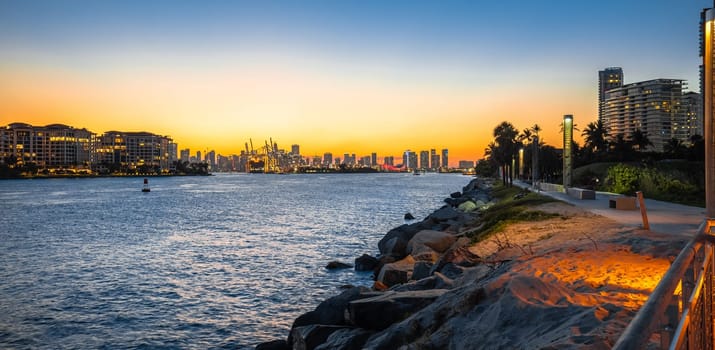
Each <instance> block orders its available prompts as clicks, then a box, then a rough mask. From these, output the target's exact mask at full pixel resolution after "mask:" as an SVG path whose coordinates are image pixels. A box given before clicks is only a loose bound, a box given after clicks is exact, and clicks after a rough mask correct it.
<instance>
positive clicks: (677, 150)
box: [663, 138, 685, 158]
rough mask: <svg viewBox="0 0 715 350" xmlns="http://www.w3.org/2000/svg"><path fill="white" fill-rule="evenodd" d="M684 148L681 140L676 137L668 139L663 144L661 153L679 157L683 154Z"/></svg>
mask: <svg viewBox="0 0 715 350" xmlns="http://www.w3.org/2000/svg"><path fill="white" fill-rule="evenodd" d="M684 149H685V147H684V146H683V141H680V140H678V139H676V138H672V139H670V140H668V142H666V143H665V144H664V145H663V153H665V154H667V155H669V156H671V157H673V158H681V157H682V156H683V151H684Z"/></svg>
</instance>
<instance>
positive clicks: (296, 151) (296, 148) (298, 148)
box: [290, 145, 300, 155]
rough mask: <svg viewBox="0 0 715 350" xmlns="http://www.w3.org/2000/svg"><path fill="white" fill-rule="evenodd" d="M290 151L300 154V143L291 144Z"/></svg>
mask: <svg viewBox="0 0 715 350" xmlns="http://www.w3.org/2000/svg"><path fill="white" fill-rule="evenodd" d="M290 153H291V154H293V155H299V154H300V145H292V146H290Z"/></svg>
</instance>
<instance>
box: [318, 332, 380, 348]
mask: <svg viewBox="0 0 715 350" xmlns="http://www.w3.org/2000/svg"><path fill="white" fill-rule="evenodd" d="M372 334H373V332H372V331H369V330H367V329H362V328H353V329H349V328H346V329H339V330H337V331H335V332H333V333H332V334H331V335H330V336H329V337H328V339H327V340H326V341H325V343H323V344H321V345H320V346H318V347H317V348H315V350H360V349H362V347H363V345H364V344H365V342H366V341H367V339H368V338H370V336H371V335H372Z"/></svg>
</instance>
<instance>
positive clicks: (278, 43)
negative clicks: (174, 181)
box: [0, 3, 697, 165]
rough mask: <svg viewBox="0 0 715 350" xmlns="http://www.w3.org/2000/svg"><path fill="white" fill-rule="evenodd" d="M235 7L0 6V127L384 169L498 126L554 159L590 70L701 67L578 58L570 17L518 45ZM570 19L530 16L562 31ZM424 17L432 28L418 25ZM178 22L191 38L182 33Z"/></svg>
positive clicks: (469, 147) (469, 29)
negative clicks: (276, 150) (531, 136)
mask: <svg viewBox="0 0 715 350" xmlns="http://www.w3.org/2000/svg"><path fill="white" fill-rule="evenodd" d="M521 5H522V6H526V5H525V4H521ZM242 6H243V5H240V4H235V5H233V6H231V5H223V6H221V5H218V4H213V5H210V6H206V7H205V8H199V9H192V10H189V9H187V8H179V7H176V8H171V7H169V8H162V9H161V10H162V11H165V12H162V16H161V17H159V18H156V17H155V16H154V15H155V14H156V13H154V12H151V11H152V9H149V10H148V11H149V12H146V13H145V12H142V13H139V14H136V15H137V16H138V17H137V18H135V19H133V20H128V19H127V18H129V17H127V18H125V17H123V16H122V13H123V12H126V11H130V10H131V8H121V11H119V10H118V9H115V8H114V7H115V6H114V5H111V4H105V5H97V6H96V7H91V8H84V7H78V8H74V10H76V11H78V14H77V13H74V12H72V10H73V8H71V7H72V6H70V8H64V7H63V8H59V7H58V6H50V5H48V6H46V7H43V8H41V9H39V10H37V11H34V12H33V11H27V12H23V11H20V10H17V9H14V8H12V6H10V5H8V4H5V5H2V6H0V12H3V11H2V7H8V11H9V10H17V11H16V12H13V11H10V12H8V11H4V12H5V13H11V14H12V13H14V14H15V16H12V17H11V18H10V17H8V20H7V21H4V22H5V24H3V25H2V26H0V33H2V32H4V33H6V35H4V37H0V47H1V48H3V50H0V51H2V52H3V53H0V79H1V81H2V83H0V124H2V125H5V124H9V123H13V122H23V123H28V124H33V125H46V124H53V123H61V124H67V125H71V126H74V127H78V128H87V129H89V130H91V131H93V132H96V133H101V132H104V131H109V130H119V131H149V132H153V133H157V134H161V135H168V136H171V137H172V138H173V140H174V141H175V142H176V143H178V147H179V148H180V149H185V148H190V149H191V150H200V151H206V150H215V151H216V152H217V153H219V154H235V153H239V152H240V150H242V149H243V147H244V143H245V142H247V141H248V140H249V139H253V140H254V142H258V143H261V144H262V143H263V141H264V140H268V139H269V138H272V139H273V140H274V141H275V142H277V143H278V145H279V147H280V148H284V149H286V148H289V147H290V145H291V144H299V145H300V146H301V153H302V154H303V155H304V156H312V155H322V154H323V153H325V152H332V153H334V154H342V153H355V154H357V155H368V154H370V153H372V152H376V153H377V154H378V157H379V158H380V159H381V158H382V157H384V156H388V155H393V156H400V155H401V154H402V153H403V152H404V151H405V150H406V149H411V150H413V151H420V150H429V149H443V148H447V149H449V154H450V163H451V165H454V164H456V163H457V162H458V161H459V160H477V159H479V158H481V157H482V156H483V153H484V149H485V148H486V146H487V144H488V143H489V142H490V141H491V140H492V139H493V137H492V131H493V128H494V127H495V126H496V125H497V124H498V123H500V122H502V121H505V120H506V121H509V122H511V123H512V124H514V125H515V126H516V128H517V129H519V130H523V129H525V128H527V127H531V126H533V125H534V124H539V126H541V128H542V130H543V132H542V140H543V141H545V142H546V143H548V144H551V145H554V146H556V147H561V135H560V134H559V125H560V122H561V119H562V117H563V115H564V114H573V115H574V118H575V122H576V125H577V127H579V126H581V127H583V126H585V125H586V124H588V123H589V122H592V121H594V120H595V119H596V114H597V102H596V97H597V90H596V81H597V71H598V70H599V69H602V68H603V67H605V66H608V65H612V64H618V65H623V66H624V67H625V70H626V79H629V77H631V78H633V79H637V78H640V77H650V78H652V77H658V76H659V75H666V76H668V77H671V76H672V77H677V78H685V79H690V80H691V81H692V82H691V85H696V84H695V81H697V80H696V78H695V76H696V74H697V64H690V65H687V64H680V65H675V64H674V62H679V60H680V62H682V61H683V59H682V57H688V59H687V60H690V61H695V60H697V57H696V56H697V55H693V54H691V52H689V50H690V51H693V50H695V49H694V47H695V46H696V45H697V42H696V39H697V35H693V33H691V32H690V31H683V32H677V33H673V31H672V30H671V31H669V34H668V35H682V36H683V37H686V38H690V39H692V40H689V41H687V40H685V39H683V40H680V39H675V40H670V41H669V42H676V43H678V42H684V43H685V44H687V45H688V47H687V49H685V50H683V51H685V52H686V53H685V54H684V55H683V56H679V55H676V56H673V57H671V56H668V55H665V56H664V57H663V58H662V61H658V62H649V63H647V64H640V62H641V61H642V56H639V55H640V54H639V51H638V50H639V47H640V46H639V45H640V44H633V45H630V46H629V47H624V49H623V50H622V53H621V54H617V55H614V54H611V53H609V54H606V52H598V50H594V49H593V48H590V47H589V48H588V49H584V48H586V47H588V45H585V43H584V40H585V41H588V39H593V40H595V39H596V38H597V35H599V32H594V31H593V30H592V29H589V26H588V25H580V26H578V27H576V28H571V27H568V28H569V30H570V32H568V31H565V32H560V31H559V30H565V29H566V28H567V26H568V25H569V24H573V22H572V20H571V21H566V22H564V23H563V24H560V25H559V26H564V27H558V28H543V29H538V30H536V29H535V30H534V31H533V32H531V33H529V34H528V35H527V37H528V39H529V40H525V39H527V38H525V37H523V36H524V33H522V32H521V31H519V30H518V28H513V27H512V26H511V24H514V23H517V22H515V21H518V20H519V21H520V22H518V23H523V24H524V25H528V24H529V23H536V22H534V21H535V19H531V18H522V17H519V18H511V17H497V18H502V20H501V21H499V20H498V19H497V18H493V17H494V16H502V15H506V14H507V13H509V14H510V15H512V14H513V13H512V12H511V11H507V10H508V9H507V8H501V7H499V6H496V7H493V6H487V5H476V4H470V3H460V4H459V6H454V8H452V7H448V6H445V7H440V6H437V5H430V6H426V5H420V6H415V7H414V8H411V9H409V10H405V9H404V8H403V7H401V6H397V5H394V4H393V5H389V6H387V5H385V8H382V7H381V6H380V5H377V4H371V5H366V6H365V7H364V8H361V9H360V10H358V11H355V12H351V13H349V14H348V13H346V12H347V11H341V10H344V9H341V5H338V4H332V6H333V7H335V8H332V7H327V8H315V9H312V8H304V7H301V8H300V10H301V11H299V13H298V14H295V15H293V14H290V13H288V12H285V11H288V9H281V8H261V7H260V6H258V8H253V7H251V8H250V9H243V8H242ZM306 6H307V5H306ZM343 6H346V5H343ZM432 6H435V7H436V8H432ZM348 7H349V6H348ZM546 7H549V6H546ZM112 10H117V11H119V13H118V14H117V13H114V12H112ZM154 10H155V11H158V9H154ZM194 10H195V13H194V12H192V11H194ZM242 10H243V11H242ZM381 10H386V11H384V12H385V13H383V12H381ZM577 10H579V9H576V8H574V9H570V10H569V9H563V10H561V12H559V13H560V15H559V14H558V13H555V14H548V15H547V14H546V13H547V12H548V13H550V12H549V11H548V9H539V11H540V12H539V13H542V15H543V16H552V17H553V19H561V18H562V17H563V18H571V17H574V16H573V15H574V13H576V12H577ZM656 10H657V9H656ZM57 11H59V12H61V13H60V15H61V16H59V17H57V16H55V14H56V12H57ZM246 11H248V13H246ZM393 11H394V12H393ZM465 11H466V13H463V12H465ZM568 11H574V13H571V12H568ZM254 12H255V13H254ZM395 13H403V14H404V16H405V17H404V18H402V17H397V18H396V17H393V16H392V15H394V14H395ZM695 13H697V12H695ZM153 14H154V15H153ZM390 14H392V15H390ZM125 15H126V13H125ZM251 15H255V16H254V17H252V16H251ZM212 16H213V17H212ZM423 16H426V17H425V18H424V21H426V24H432V26H429V25H425V23H422V22H419V21H417V20H416V19H415V18H422V17H423ZM431 16H434V17H431ZM519 16H521V15H519ZM2 17H5V16H2V15H0V19H2ZM50 17H51V20H50V19H49V18H50ZM75 17H76V18H75ZM443 17H444V18H443ZM131 18H133V17H131ZM187 18H191V20H192V21H193V22H194V25H196V28H195V31H194V29H192V30H188V29H186V28H185V27H184V26H182V24H183V22H182V21H183V20H185V19H187ZM242 19H243V20H245V21H244V22H241V20H242ZM413 19H414V20H415V21H416V22H413ZM688 20H690V19H688ZM155 21H156V22H155ZM343 22H349V23H352V24H355V25H356V26H352V25H348V24H347V23H343ZM353 22H355V23H353ZM33 23H43V25H42V26H39V27H37V26H33V25H32V24H33ZM237 23H244V24H243V26H240V25H238V24H237ZM356 23H357V24H356ZM450 23H453V27H450V26H449V24H450ZM553 23H556V22H553ZM445 26H446V27H445ZM192 28H193V27H192ZM688 29H693V28H688ZM695 29H697V28H695ZM695 29H693V31H694V30H695ZM556 33H558V34H556ZM655 36H656V37H657V35H655ZM554 37H558V38H560V39H562V40H561V41H559V42H558V43H555V42H554ZM623 41H624V42H629V41H627V40H623ZM510 43H511V44H510ZM516 44H518V45H516ZM618 45H622V44H618ZM642 45H650V42H649V41H647V40H646V42H644V43H643V44H642ZM537 47H538V48H539V49H538V50H535V48H537ZM691 47H693V48H692V50H691ZM691 56H692V57H691ZM687 60H686V61H687ZM637 62H638V64H637ZM629 64H630V65H629ZM653 67H656V70H655V71H654V70H653V69H651V70H648V69H649V68H653ZM575 134H576V136H577V141H578V142H580V141H581V139H580V132H578V131H577V132H576V133H575Z"/></svg>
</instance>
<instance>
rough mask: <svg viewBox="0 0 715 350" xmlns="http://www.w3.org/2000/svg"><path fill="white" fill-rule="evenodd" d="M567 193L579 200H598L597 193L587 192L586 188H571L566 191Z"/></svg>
mask: <svg viewBox="0 0 715 350" xmlns="http://www.w3.org/2000/svg"><path fill="white" fill-rule="evenodd" d="M566 193H567V194H568V195H569V196H571V197H574V198H577V199H596V191H594V190H587V189H584V188H577V187H569V188H568V189H566Z"/></svg>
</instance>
